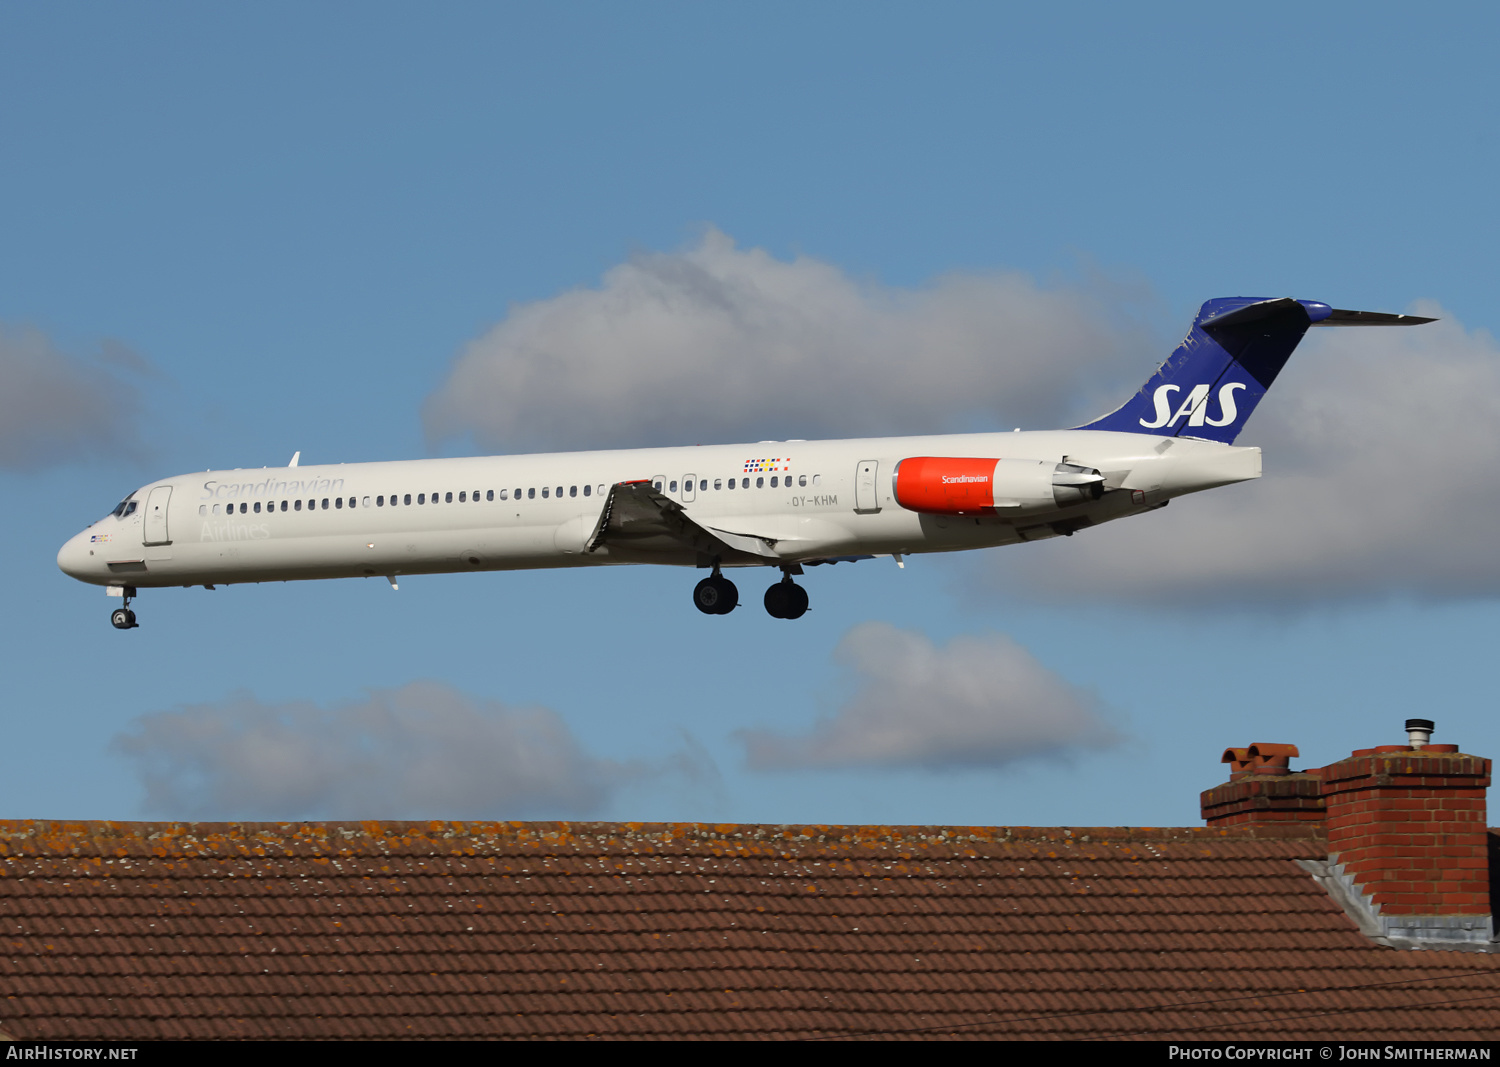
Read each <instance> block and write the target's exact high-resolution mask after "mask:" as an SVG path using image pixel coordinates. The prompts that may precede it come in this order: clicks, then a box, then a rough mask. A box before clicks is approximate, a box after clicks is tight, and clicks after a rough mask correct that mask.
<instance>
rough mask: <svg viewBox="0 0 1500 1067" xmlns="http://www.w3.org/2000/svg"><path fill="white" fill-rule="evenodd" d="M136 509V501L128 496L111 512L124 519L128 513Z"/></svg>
mask: <svg viewBox="0 0 1500 1067" xmlns="http://www.w3.org/2000/svg"><path fill="white" fill-rule="evenodd" d="M134 510H135V501H134V500H131V499H130V497H128V496H127V497H126V498H125V499H124V500H122V501H120V502H119V503H118V504H116V505H115V510H114V511H111V512H110V514H111V515H113V516H114V517H115V518H117V519H123V518H124V517H125V516H126V515H129V514H130V513H131V512H132V511H134Z"/></svg>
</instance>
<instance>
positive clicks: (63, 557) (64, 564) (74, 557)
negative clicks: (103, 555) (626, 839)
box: [57, 530, 104, 582]
mask: <svg viewBox="0 0 1500 1067" xmlns="http://www.w3.org/2000/svg"><path fill="white" fill-rule="evenodd" d="M89 548H90V544H89V534H88V531H86V530H85V531H84V532H83V533H81V534H78V535H77V536H75V537H71V538H69V539H68V542H67V543H66V544H64V545H63V546H62V548H60V549H59V550H58V552H57V565H58V567H59V568H61V570H62V572H63V573H64V574H66V575H68V576H69V577H70V578H77V579H79V580H80V581H84V582H86V581H89V580H90V579H92V578H94V577H95V576H96V575H97V573H98V572H99V571H102V570H103V569H104V568H103V566H102V565H100V564H99V563H97V562H96V558H97V557H95V556H93V555H92V554H90V552H89Z"/></svg>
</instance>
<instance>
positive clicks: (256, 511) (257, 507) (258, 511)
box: [255, 500, 260, 515]
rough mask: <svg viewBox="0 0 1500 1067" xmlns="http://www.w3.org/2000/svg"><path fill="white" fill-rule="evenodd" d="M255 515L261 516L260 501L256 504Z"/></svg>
mask: <svg viewBox="0 0 1500 1067" xmlns="http://www.w3.org/2000/svg"><path fill="white" fill-rule="evenodd" d="M255 513H256V514H257V515H259V514H260V501H259V500H257V501H256V502H255Z"/></svg>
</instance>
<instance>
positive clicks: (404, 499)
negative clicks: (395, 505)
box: [401, 493, 411, 507]
mask: <svg viewBox="0 0 1500 1067" xmlns="http://www.w3.org/2000/svg"><path fill="white" fill-rule="evenodd" d="M401 503H403V504H405V505H406V506H407V507H411V494H410V493H407V494H406V495H405V496H404V497H402V498H401Z"/></svg>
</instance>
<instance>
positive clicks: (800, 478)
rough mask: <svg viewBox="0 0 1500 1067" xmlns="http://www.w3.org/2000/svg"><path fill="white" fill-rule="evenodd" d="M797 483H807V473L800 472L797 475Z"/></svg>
mask: <svg viewBox="0 0 1500 1067" xmlns="http://www.w3.org/2000/svg"><path fill="white" fill-rule="evenodd" d="M797 484H798V485H806V484H807V475H805V474H799V475H797Z"/></svg>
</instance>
